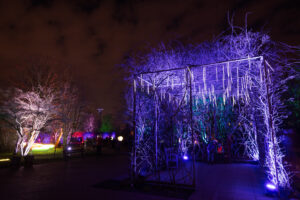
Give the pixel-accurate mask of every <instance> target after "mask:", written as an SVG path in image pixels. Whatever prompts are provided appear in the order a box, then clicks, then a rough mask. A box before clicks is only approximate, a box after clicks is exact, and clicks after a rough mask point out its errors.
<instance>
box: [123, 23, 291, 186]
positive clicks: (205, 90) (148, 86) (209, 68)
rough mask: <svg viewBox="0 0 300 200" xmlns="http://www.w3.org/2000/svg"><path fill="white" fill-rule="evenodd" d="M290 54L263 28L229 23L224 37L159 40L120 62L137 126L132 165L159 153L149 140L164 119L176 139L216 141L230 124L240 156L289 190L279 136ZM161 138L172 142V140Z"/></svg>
mask: <svg viewBox="0 0 300 200" xmlns="http://www.w3.org/2000/svg"><path fill="white" fill-rule="evenodd" d="M292 52H293V48H292V47H290V46H288V45H285V44H282V43H277V42H274V41H272V40H271V39H270V37H269V36H268V35H267V34H265V33H263V32H252V31H249V30H248V29H247V28H240V27H234V26H233V25H231V30H230V32H229V34H227V35H222V36H220V37H218V38H216V39H215V40H213V41H211V42H206V43H203V44H200V45H185V46H184V45H181V44H178V43H176V44H175V45H174V44H171V45H170V46H165V45H161V46H160V47H158V48H157V49H152V50H150V51H149V52H148V53H146V54H144V55H134V56H132V57H129V58H128V60H127V62H126V63H125V67H127V68H126V69H127V70H128V71H129V72H131V75H132V76H131V77H129V78H128V80H130V81H131V84H132V88H130V89H132V90H133V93H132V91H130V92H128V95H127V97H128V103H129V104H128V107H129V109H128V110H129V112H132V113H133V125H134V126H135V128H136V136H135V137H136V138H135V148H133V150H134V153H133V154H132V155H133V156H136V157H137V159H136V160H133V166H134V167H135V168H136V167H138V165H139V162H140V161H142V158H143V157H144V155H148V158H147V159H148V160H150V161H151V162H150V163H151V164H148V166H149V168H150V169H152V168H153V163H157V156H159V152H158V153H157V151H160V149H159V148H158V147H157V144H158V143H157V141H155V140H158V141H160V140H161V138H162V137H164V135H168V132H167V131H166V127H168V124H169V123H170V122H172V123H171V126H172V127H173V128H174V129H175V132H176V131H177V133H178V135H177V136H176V137H177V139H180V142H181V141H182V140H183V139H185V138H194V139H195V138H196V139H197V138H198V140H199V139H203V140H205V138H206V137H203V135H206V136H207V135H209V136H210V137H216V136H217V137H219V138H221V137H224V136H223V135H224V132H222V130H226V131H228V129H230V130H229V132H241V133H240V135H241V136H242V138H243V139H244V140H243V141H241V143H242V144H243V145H244V146H245V149H246V154H247V156H248V157H250V158H252V159H254V160H258V159H259V160H260V163H261V165H262V166H263V167H264V168H265V169H266V172H267V174H268V178H269V181H270V182H272V183H273V184H274V185H276V186H277V187H283V188H289V187H290V181H289V178H290V177H289V173H288V172H287V171H286V168H285V166H284V164H283V163H284V162H283V158H284V154H283V153H282V150H281V149H280V146H279V144H280V141H279V136H280V129H281V128H282V122H283V119H285V118H286V117H287V114H288V113H287V111H286V108H285V106H284V104H283V103H282V102H283V99H282V95H283V93H284V92H285V91H286V90H287V86H286V83H287V81H288V80H290V79H293V78H294V77H295V76H294V74H295V72H294V71H293V70H292V69H291V68H290V64H291V63H292V61H291V60H289V59H288V58H287V55H286V54H287V53H292ZM132 96H133V97H132ZM219 99H220V100H221V101H220V100H219ZM164 102H165V103H164ZM165 104H166V105H165ZM222 104H223V105H222ZM188 105H190V106H188ZM221 105H222V106H221ZM172 107H173V110H179V111H178V112H176V115H174V116H176V117H174V116H173V117H171V118H170V116H172V112H171V109H165V108H172ZM177 108H178V109H177ZM226 109H228V110H226ZM191 113H192V114H191ZM189 115H190V116H192V117H193V118H192V119H191V117H190V118H189ZM166 119H167V120H166ZM227 120H228V121H227ZM191 121H192V122H191ZM157 127H159V129H158V128H157ZM193 130H194V131H195V130H196V133H195V132H193ZM203 133H204V134H203ZM220 133H221V134H220ZM157 134H158V135H159V136H158V137H157ZM186 134H187V136H185V135H186ZM222 134H223V135H222ZM227 134H228V132H227ZM229 134H231V133H229ZM150 135H152V136H151V137H152V139H151V140H152V141H150V142H149V139H148V138H151V137H150ZM146 136H147V137H146ZM168 136H169V135H168ZM143 138H144V140H141V139H143ZM156 138H157V139H156ZM168 141H171V142H170V144H172V141H173V139H172V137H169V139H168ZM190 141H191V142H190V143H187V142H185V141H183V143H181V144H180V145H178V142H177V144H175V147H176V148H178V147H180V148H179V149H181V150H180V151H181V152H182V151H185V152H186V151H188V150H189V149H193V148H194V147H193V144H194V141H192V140H190ZM164 142H165V140H164ZM165 143H166V142H165ZM170 144H168V145H170ZM176 145H178V146H176ZM172 147H173V146H172ZM147 149H150V150H147ZM151 149H152V150H151ZM153 149H155V153H153ZM146 150H147V151H146ZM143 152H146V154H145V153H143ZM150 156H154V158H153V157H152V158H149V157H150ZM141 157H142V158H141ZM147 162H148V161H147ZM136 172H138V169H137V170H136Z"/></svg>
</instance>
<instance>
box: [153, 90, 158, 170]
mask: <svg viewBox="0 0 300 200" xmlns="http://www.w3.org/2000/svg"><path fill="white" fill-rule="evenodd" d="M154 98H155V101H154V102H155V108H154V109H155V128H154V137H155V173H156V172H157V132H158V107H157V102H158V99H157V95H156V92H155V96H154Z"/></svg>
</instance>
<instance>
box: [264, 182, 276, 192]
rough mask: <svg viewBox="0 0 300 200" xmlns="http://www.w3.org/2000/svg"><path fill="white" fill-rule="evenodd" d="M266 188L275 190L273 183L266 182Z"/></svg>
mask: <svg viewBox="0 0 300 200" xmlns="http://www.w3.org/2000/svg"><path fill="white" fill-rule="evenodd" d="M266 188H267V189H268V190H271V191H275V190H276V186H275V185H273V184H272V183H267V184H266Z"/></svg>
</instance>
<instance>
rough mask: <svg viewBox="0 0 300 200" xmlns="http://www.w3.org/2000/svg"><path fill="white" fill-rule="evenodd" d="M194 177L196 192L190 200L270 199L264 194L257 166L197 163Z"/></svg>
mask: <svg viewBox="0 0 300 200" xmlns="http://www.w3.org/2000/svg"><path fill="white" fill-rule="evenodd" d="M196 177H197V178H196V192H195V193H193V194H192V195H191V197H190V199H191V200H194V199H208V200H210V199H213V200H215V199H220V200H227V199H228V200H231V199H232V200H235V199H236V200H244V199H245V200H248V199H249V200H258V199H259V200H260V199H261V200H263V199H272V198H270V197H267V196H266V195H265V194H264V193H265V192H264V183H263V180H262V179H261V178H262V177H261V176H260V173H259V166H258V165H253V164H236V163H233V164H214V165H209V164H206V163H197V164H196Z"/></svg>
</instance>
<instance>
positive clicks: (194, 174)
mask: <svg viewBox="0 0 300 200" xmlns="http://www.w3.org/2000/svg"><path fill="white" fill-rule="evenodd" d="M187 69H188V72H189V73H188V74H189V76H188V75H187V78H188V81H189V90H190V126H191V132H192V145H193V151H192V159H193V165H192V170H193V186H194V187H195V185H196V169H195V143H194V142H195V141H194V127H193V96H192V95H193V91H192V72H191V69H190V68H189V67H187Z"/></svg>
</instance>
